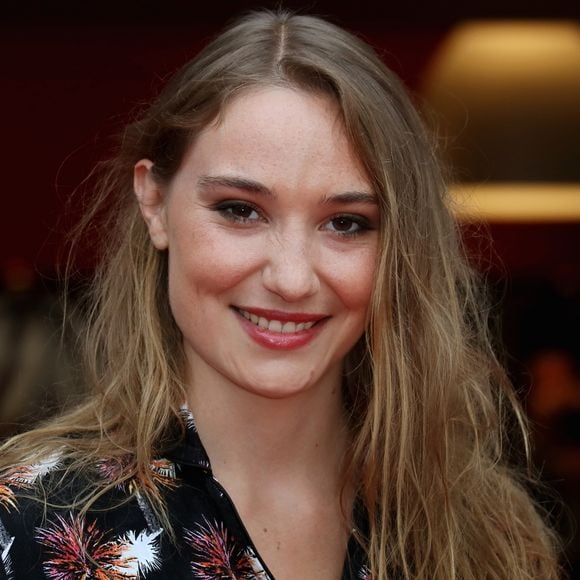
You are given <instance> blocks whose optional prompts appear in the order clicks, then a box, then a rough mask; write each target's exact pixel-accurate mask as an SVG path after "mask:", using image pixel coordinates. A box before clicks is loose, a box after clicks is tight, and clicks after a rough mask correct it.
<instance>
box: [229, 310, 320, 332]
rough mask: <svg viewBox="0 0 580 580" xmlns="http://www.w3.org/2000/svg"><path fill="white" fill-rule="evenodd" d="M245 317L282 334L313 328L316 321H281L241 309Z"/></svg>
mask: <svg viewBox="0 0 580 580" xmlns="http://www.w3.org/2000/svg"><path fill="white" fill-rule="evenodd" d="M239 312H240V314H242V316H244V318H247V319H248V320H250V321H251V322H253V323H254V324H255V325H256V326H259V327H260V328H267V329H268V330H271V331H272V332H280V333H282V334H288V333H290V332H300V331H301V330H307V329H309V328H312V327H313V326H314V324H315V321H314V322H300V323H298V324H296V323H295V322H280V320H268V319H267V318H264V317H263V316H256V315H255V314H250V313H249V312H247V311H246V310H240V311H239Z"/></svg>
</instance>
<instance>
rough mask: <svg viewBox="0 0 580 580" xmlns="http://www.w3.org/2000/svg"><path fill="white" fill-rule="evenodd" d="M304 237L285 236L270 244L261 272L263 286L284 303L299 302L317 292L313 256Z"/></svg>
mask: <svg viewBox="0 0 580 580" xmlns="http://www.w3.org/2000/svg"><path fill="white" fill-rule="evenodd" d="M312 246H313V245H312V243H311V240H309V239H308V236H307V235H305V233H296V232H294V233H289V234H288V235H287V236H284V237H283V238H279V239H276V240H275V241H273V242H272V243H271V244H270V249H269V250H268V261H267V263H266V265H265V266H264V269H263V272H262V279H263V284H264V286H265V287H266V288H267V289H268V290H269V291H270V292H272V293H274V294H276V295H278V296H279V297H280V298H282V299H283V300H284V301H286V302H299V301H301V300H304V299H305V298H308V297H310V296H312V295H314V294H316V292H318V290H319V289H320V279H319V277H318V274H317V270H316V266H315V260H316V255H315V254H316V252H315V251H314V248H313V247H312Z"/></svg>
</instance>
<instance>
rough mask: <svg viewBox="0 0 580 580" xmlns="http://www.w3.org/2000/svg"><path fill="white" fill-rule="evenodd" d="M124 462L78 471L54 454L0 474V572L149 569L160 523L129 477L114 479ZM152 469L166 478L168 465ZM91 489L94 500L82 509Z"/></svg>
mask: <svg viewBox="0 0 580 580" xmlns="http://www.w3.org/2000/svg"><path fill="white" fill-rule="evenodd" d="M123 467H124V460H123V459H118V458H115V459H102V460H99V461H96V462H94V463H93V465H92V468H91V469H86V470H83V471H79V470H76V469H72V468H71V466H70V463H69V462H67V461H65V460H63V459H62V457H61V456H60V455H59V454H54V455H52V456H50V457H47V458H45V459H44V460H42V461H39V462H37V463H31V464H28V465H19V466H15V467H13V468H11V469H10V470H7V471H6V472H4V473H3V474H2V476H0V556H1V561H0V578H18V579H19V578H27V579H28V578H30V579H34V578H46V577H48V578H60V577H64V576H63V575H62V574H65V573H69V572H70V571H71V570H72V571H74V572H75V574H76V573H77V572H78V574H79V577H81V576H83V575H85V576H86V575H87V574H88V576H86V577H93V576H92V575H91V570H92V571H95V570H100V571H102V570H109V571H111V573H113V572H114V571H115V570H118V571H120V574H121V573H122V574H121V575H120V576H119V577H137V569H135V570H133V568H135V567H136V566H137V567H139V569H141V570H143V569H145V568H146V567H147V566H149V567H154V566H155V564H156V562H157V561H158V556H159V552H160V546H159V542H160V540H161V538H160V536H161V534H162V532H163V529H162V528H161V526H159V525H157V522H156V521H155V519H154V516H153V512H152V510H151V509H150V507H149V506H148V505H147V502H146V500H145V498H144V497H143V496H142V495H141V494H140V493H139V491H138V490H137V489H136V486H135V485H134V484H133V482H132V481H130V480H129V481H126V482H125V483H121V484H116V483H115V481H116V479H117V477H118V475H119V474H120V473H121V472H122V470H123ZM155 467H156V468H157V469H158V470H159V472H160V473H159V477H160V478H162V479H163V480H167V481H168V482H169V483H171V481H172V480H171V478H172V477H174V471H173V470H172V469H171V466H170V465H166V464H165V462H163V461H159V462H157V463H156V464H155ZM168 485H169V484H168ZM95 492H96V493H95ZM90 494H93V498H94V503H93V504H92V506H91V508H90V509H89V510H88V511H87V510H83V507H84V506H85V505H86V502H87V498H88V497H89V495H90ZM87 557H88V560H87ZM95 562H96V563H98V567H97V568H95ZM93 568H94V569H93ZM132 572H135V574H133V575H131V574H132ZM67 577H68V576H67ZM71 577H72V576H71ZM75 577H76V576H75ZM105 577H107V576H105ZM112 577H116V576H114V575H113V576H112Z"/></svg>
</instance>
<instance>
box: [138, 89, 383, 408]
mask: <svg viewBox="0 0 580 580" xmlns="http://www.w3.org/2000/svg"><path fill="white" fill-rule="evenodd" d="M150 168H151V163H150V162H148V161H147V160H143V161H141V162H139V163H138V164H137V166H136V172H135V176H136V179H135V186H136V191H137V195H138V197H139V200H140V204H141V209H142V212H143V214H144V217H145V219H146V221H147V223H148V225H149V231H150V234H151V238H152V240H153V243H154V244H155V245H156V247H157V248H158V249H165V248H167V249H168V252H169V299H170V303H171V309H172V312H173V315H174V317H175V320H176V322H177V325H178V326H179V328H180V329H181V331H182V333H183V341H184V347H185V352H186V354H187V360H188V362H189V365H190V369H191V371H192V377H193V381H194V382H195V381H196V378H197V377H201V376H203V377H204V380H206V381H207V380H208V377H211V378H215V379H216V380H221V381H223V380H225V381H228V382H230V383H232V384H234V385H235V386H237V387H239V388H242V389H245V390H247V391H250V392H253V393H255V394H258V395H261V396H264V397H270V398H282V397H289V396H292V395H295V394H298V393H301V392H303V391H305V390H308V389H313V388H317V387H318V388H325V387H323V386H321V385H327V387H328V386H329V385H330V386H331V387H334V386H336V385H337V383H338V382H339V381H340V376H341V369H342V361H343V359H344V357H345V355H346V354H347V353H348V352H349V350H350V349H351V348H352V347H353V346H354V344H355V343H356V342H357V340H358V339H359V338H360V336H361V335H362V333H363V331H364V327H365V318H366V313H367V308H368V305H369V300H370V296H371V289H372V285H373V276H374V265H375V258H376V254H377V240H378V227H379V211H378V206H377V203H376V198H375V196H374V194H373V192H372V190H371V188H370V185H369V182H368V180H367V178H366V177H365V175H364V173H363V171H362V170H361V167H360V164H359V162H358V160H357V159H356V157H355V155H354V154H353V151H352V150H351V147H350V145H349V143H348V141H347V139H346V136H345V134H344V129H343V126H342V123H341V121H340V118H339V114H338V109H337V107H336V105H335V104H334V103H333V102H332V101H331V100H329V99H328V98H326V97H322V96H315V95H312V94H309V93H305V92H301V91H297V90H291V89H285V88H267V89H261V90H257V91H253V92H248V93H246V94H244V95H242V96H239V97H237V98H236V99H234V100H233V101H232V102H231V103H230V104H229V105H228V106H227V108H226V110H225V111H224V114H223V116H222V118H221V121H220V122H219V124H218V123H216V124H212V125H210V126H208V127H207V128H206V129H205V130H204V131H202V133H201V134H200V135H199V136H198V137H197V138H196V140H195V142H194V144H193V145H192V146H191V148H190V150H189V151H188V152H187V154H186V156H185V158H184V161H183V164H182V166H181V168H180V169H179V171H178V172H177V174H176V175H175V177H174V179H173V180H172V181H171V183H170V184H169V186H167V187H165V188H163V189H160V188H159V186H158V185H157V184H156V183H155V182H154V180H153V179H152V177H151V172H150ZM210 380H211V379H210ZM331 387H329V388H331Z"/></svg>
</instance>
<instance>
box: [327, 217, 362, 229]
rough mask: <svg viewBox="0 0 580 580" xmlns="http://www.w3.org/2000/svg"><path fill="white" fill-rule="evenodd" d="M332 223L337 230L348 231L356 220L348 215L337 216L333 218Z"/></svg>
mask: <svg viewBox="0 0 580 580" xmlns="http://www.w3.org/2000/svg"><path fill="white" fill-rule="evenodd" d="M332 225H333V226H334V229H335V230H336V231H337V232H348V231H350V230H351V228H352V226H353V225H357V224H355V222H354V221H353V220H351V219H349V218H346V217H340V218H335V219H333V220H332Z"/></svg>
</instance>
